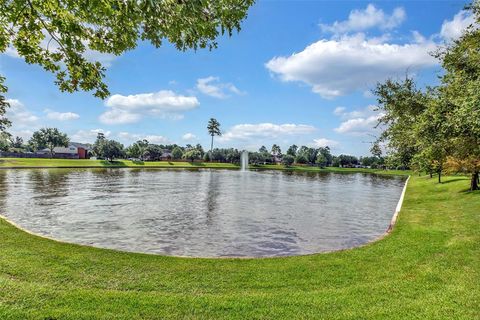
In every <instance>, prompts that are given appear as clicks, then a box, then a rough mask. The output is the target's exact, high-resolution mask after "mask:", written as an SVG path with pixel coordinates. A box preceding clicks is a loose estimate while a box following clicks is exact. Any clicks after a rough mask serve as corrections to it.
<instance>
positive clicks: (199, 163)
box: [189, 162, 205, 167]
mask: <svg viewBox="0 0 480 320" xmlns="http://www.w3.org/2000/svg"><path fill="white" fill-rule="evenodd" d="M189 163H190V165H191V166H192V167H205V163H203V162H189Z"/></svg>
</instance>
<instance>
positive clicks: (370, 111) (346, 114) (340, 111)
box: [333, 105, 376, 119]
mask: <svg viewBox="0 0 480 320" xmlns="http://www.w3.org/2000/svg"><path fill="white" fill-rule="evenodd" d="M375 109H376V106H375V105H369V106H367V107H366V108H364V109H360V110H352V111H348V110H347V108H345V107H337V108H335V110H333V114H334V115H336V116H338V117H340V118H341V119H353V118H361V117H368V116H370V115H374V114H376V112H375Z"/></svg>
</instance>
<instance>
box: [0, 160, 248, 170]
mask: <svg viewBox="0 0 480 320" xmlns="http://www.w3.org/2000/svg"><path fill="white" fill-rule="evenodd" d="M1 167H4V168H11V167H13V168H22V167H60V168H61V167H67V168H68V167H102V168H103V167H135V168H142V167H162V168H163V167H165V168H207V167H208V168H226V169H230V168H231V169H236V168H239V167H238V166H237V165H234V164H231V163H203V162H186V161H129V160H118V161H113V162H110V161H105V160H79V159H43V158H31V159H29V158H0V168H1Z"/></svg>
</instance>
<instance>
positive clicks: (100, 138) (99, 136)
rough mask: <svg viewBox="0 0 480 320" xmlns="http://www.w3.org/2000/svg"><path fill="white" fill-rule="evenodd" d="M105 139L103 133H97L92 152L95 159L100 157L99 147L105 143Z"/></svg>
mask: <svg viewBox="0 0 480 320" xmlns="http://www.w3.org/2000/svg"><path fill="white" fill-rule="evenodd" d="M106 140H107V139H106V138H105V134H104V133H103V132H99V133H97V139H96V140H95V143H94V144H93V148H92V151H93V153H94V154H95V155H96V156H97V157H101V152H102V151H101V147H102V144H103V143H104V142H105V141H106Z"/></svg>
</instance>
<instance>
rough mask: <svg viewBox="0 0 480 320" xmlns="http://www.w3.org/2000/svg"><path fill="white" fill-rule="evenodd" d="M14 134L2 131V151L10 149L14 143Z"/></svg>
mask: <svg viewBox="0 0 480 320" xmlns="http://www.w3.org/2000/svg"><path fill="white" fill-rule="evenodd" d="M11 138H12V136H11V135H10V134H9V133H8V132H1V131H0V151H8V150H9V148H10V146H11V145H12V140H11Z"/></svg>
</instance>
